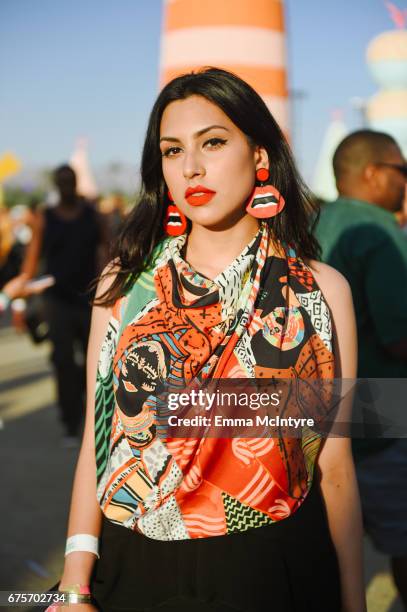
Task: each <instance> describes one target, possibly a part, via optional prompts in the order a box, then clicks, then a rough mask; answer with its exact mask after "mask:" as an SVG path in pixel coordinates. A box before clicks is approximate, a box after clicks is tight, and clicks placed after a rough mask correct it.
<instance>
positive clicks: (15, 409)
mask: <svg viewBox="0 0 407 612" xmlns="http://www.w3.org/2000/svg"><path fill="white" fill-rule="evenodd" d="M5 323H6V322H5V321H3V327H2V328H1V329H0V347H1V350H0V419H1V421H0V466H1V472H0V474H1V481H0V482H1V493H2V496H1V499H2V503H1V507H2V520H1V521H0V541H1V543H2V546H1V550H0V591H6V590H11V589H17V588H18V589H20V590H25V591H32V590H34V591H45V590H47V589H48V588H49V587H50V586H52V585H53V584H54V583H55V582H57V580H58V578H59V576H60V572H61V568H62V562H63V550H64V542H65V530H66V522H67V515H68V508H69V497H70V489H71V484H72V479H73V474H74V469H75V463H76V458H77V451H76V450H67V449H63V448H61V446H60V440H61V434H62V430H61V428H60V425H59V423H58V419H57V411H56V407H55V405H54V389H53V382H52V378H51V370H50V367H49V365H48V360H47V354H48V350H49V347H48V346H46V345H41V346H33V345H32V344H31V342H30V341H29V339H28V338H27V337H25V336H17V335H16V334H15V333H14V331H13V330H12V329H11V328H10V327H8V326H6V325H5ZM365 555H366V589H367V598H368V604H369V606H368V609H369V612H402V607H401V605H400V604H399V602H398V601H397V598H396V593H395V589H394V586H393V583H392V580H391V576H390V574H389V571H388V563H387V560H386V558H384V557H383V556H381V555H378V554H377V553H375V552H374V551H373V550H372V548H371V546H370V545H369V543H368V542H367V541H366V543H365ZM10 609H11V608H10ZM14 609H16V608H14ZM327 612H329V611H328V610H327Z"/></svg>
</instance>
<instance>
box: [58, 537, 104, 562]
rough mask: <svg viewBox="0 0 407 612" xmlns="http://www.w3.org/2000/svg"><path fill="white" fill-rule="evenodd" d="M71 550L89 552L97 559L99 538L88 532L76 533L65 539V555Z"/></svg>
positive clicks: (71, 551)
mask: <svg viewBox="0 0 407 612" xmlns="http://www.w3.org/2000/svg"><path fill="white" fill-rule="evenodd" d="M73 552H90V553H93V554H94V555H96V556H97V558H98V559H99V539H98V538H96V537H95V536H93V535H89V534H88V533H76V534H75V535H73V536H71V537H70V538H68V539H67V541H66V548H65V557H66V556H67V555H69V554H71V553H73Z"/></svg>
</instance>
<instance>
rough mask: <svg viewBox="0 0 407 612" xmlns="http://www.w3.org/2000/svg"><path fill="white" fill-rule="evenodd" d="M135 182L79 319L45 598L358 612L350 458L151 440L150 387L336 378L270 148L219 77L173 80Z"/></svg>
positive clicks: (340, 306) (257, 106)
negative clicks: (71, 472)
mask: <svg viewBox="0 0 407 612" xmlns="http://www.w3.org/2000/svg"><path fill="white" fill-rule="evenodd" d="M141 174H142V181H143V183H142V194H141V198H140V203H139V204H138V206H137V207H136V208H135V209H134V211H133V212H132V213H131V215H130V216H129V218H128V220H127V223H126V226H125V228H124V229H123V232H122V234H121V237H120V240H119V245H118V254H117V258H116V260H115V262H114V264H113V265H112V266H111V267H110V268H109V269H108V270H107V271H106V274H105V275H104V276H103V278H102V280H101V282H100V286H99V291H98V298H97V300H96V304H97V306H95V307H94V311H93V319H92V327H91V334H90V343H89V352H88V380H89V384H88V409H87V418H86V427H85V433H84V439H83V444H82V448H81V452H80V456H79V461H78V466H77V471H76V476H75V483H74V488H73V496H72V504H71V513H70V520H69V527H68V535H69V539H68V545H67V553H68V554H67V556H66V561H65V567H64V571H63V575H62V579H61V582H60V590H62V591H68V590H73V591H76V592H79V588H81V590H82V593H84V594H82V595H81V594H79V597H78V596H73V598H74V599H75V598H76V599H75V601H79V602H80V603H75V604H74V605H75V606H76V610H77V611H78V612H79V610H82V609H83V610H90V609H94V608H92V605H91V603H89V597H88V595H86V593H87V592H88V591H89V590H91V591H92V593H93V596H94V597H95V599H96V601H97V604H98V606H99V607H100V609H102V610H104V611H105V610H106V611H109V612H110V611H113V610H119V609H120V610H124V609H127V610H133V611H137V610H155V609H157V610H158V609H159V610H196V611H198V610H202V611H203V610H218V611H221V610H223V611H225V612H226V611H228V610H241V611H249V610H250V611H257V610H262V611H264V610H268V609H269V610H278V611H279V612H284V611H290V612H297V611H303V610H304V611H305V610H312V611H313V612H316V611H317V610H324V611H325V610H330V611H331V612H333V611H334V610H338V611H339V610H342V611H346V612H361V611H363V610H365V604H364V596H363V578H362V552H361V539H362V536H361V533H362V529H361V518H360V509H359V499H358V493H357V488H356V481H355V476H354V469H353V464H352V459H351V452H350V446H349V439H346V438H334V437H330V438H327V439H326V440H325V441H322V440H321V438H320V436H318V435H315V434H314V433H313V432H312V431H311V430H306V429H304V430H303V431H302V434H301V438H294V437H291V438H288V437H284V436H283V435H281V436H280V438H279V439H278V440H275V439H273V438H251V439H247V440H244V439H243V438H241V439H239V438H233V437H232V436H229V438H213V437H212V438H205V437H203V438H200V437H191V438H188V437H187V436H186V437H185V438H184V439H180V438H177V437H173V438H171V437H164V438H162V437H160V428H162V427H164V426H163V423H162V419H161V416H162V414H164V416H165V414H166V405H165V402H164V403H163V402H162V400H160V397H161V396H160V391H161V390H162V389H163V385H164V383H166V382H167V383H169V384H170V386H171V388H172V389H178V390H179V389H181V390H182V389H184V388H185V387H187V386H188V384H191V383H192V381H193V383H194V384H195V385H197V386H199V385H203V384H204V383H205V381H206V382H207V381H208V380H213V379H240V378H246V379H249V378H252V379H253V378H254V379H260V378H262V379H273V380H274V379H278V378H280V379H285V380H286V382H287V384H288V385H289V384H290V381H291V382H293V381H295V380H299V379H307V378H312V379H315V380H319V379H320V378H321V379H324V378H327V379H328V380H330V379H332V378H333V376H334V375H335V376H343V377H346V378H352V377H354V376H355V363H356V346H355V328H354V318H353V308H352V300H351V295H350V291H349V287H348V285H347V283H346V281H345V280H344V279H343V277H342V276H341V275H340V274H339V273H337V272H336V271H335V270H333V269H331V268H329V266H326V265H323V264H320V263H317V262H316V261H315V258H316V256H317V254H318V247H317V243H316V242H315V240H314V238H313V237H312V234H311V233H310V231H309V229H308V227H309V218H310V215H311V214H313V213H314V212H315V211H314V209H313V205H312V204H311V200H310V199H309V197H308V195H307V192H306V190H305V188H304V186H303V185H302V183H301V181H300V179H299V177H298V174H297V173H296V170H295V167H294V164H293V161H292V159H291V155H290V152H289V148H288V146H287V144H286V141H285V139H284V137H283V135H282V133H281V131H280V130H279V128H278V126H277V124H276V122H275V121H274V119H273V117H272V116H271V114H270V112H269V111H268V109H267V107H266V106H265V104H264V102H263V101H262V100H261V98H260V97H259V96H258V95H257V94H256V93H255V92H254V90H252V89H251V88H250V87H249V86H248V85H247V84H246V83H244V82H243V81H241V80H240V79H239V78H237V77H236V76H234V75H232V74H230V73H227V72H225V71H222V70H218V69H209V70H205V71H203V72H200V73H198V74H190V75H185V76H182V77H179V78H177V79H175V80H173V81H172V82H171V83H169V84H168V85H167V86H166V87H165V88H164V90H163V91H162V92H161V94H160V95H159V97H158V99H157V102H156V104H155V106H154V108H153V110H152V114H151V117H150V121H149V126H148V130H147V136H146V142H145V146H144V152H143V159H142V169H141ZM163 227H165V228H166V233H167V234H170V236H172V237H170V238H168V237H167V238H166V239H165V237H166V234H165V232H164V229H163ZM305 262H306V263H305ZM321 292H322V293H321ZM327 304H328V305H329V309H328V307H327ZM332 328H335V329H336V334H335V337H334V338H333V337H332ZM317 329H318V330H319V331H317ZM106 330H107V332H106ZM332 342H333V343H334V344H333V345H332ZM101 347H102V350H101ZM99 355H100V361H99V365H98V366H97V361H98V359H99ZM96 378H97V382H96V390H95V383H94V381H95V379H96ZM112 389H114V392H115V396H114V395H113V394H112ZM95 397H96V400H95ZM346 410H349V407H347V408H346ZM346 417H347V418H348V420H349V414H348V415H346V414H345V418H346ZM164 431H165V428H164ZM95 452H96V473H95ZM314 468H315V469H314ZM96 491H97V496H96V494H95V492H96ZM101 508H102V510H103V514H102V512H101ZM325 508H326V512H325ZM102 516H103V518H102ZM106 517H108V518H106ZM80 534H84V535H80ZM99 536H100V551H99V552H100V559H99V560H98V562H97V563H96V564H95V560H96V556H97V554H98V553H97V548H96V542H97V540H96V538H98V537H99ZM146 536H147V537H146ZM75 585H76V586H75ZM78 585H81V587H79V586H78ZM89 585H90V588H89ZM71 599H72V597H71ZM78 606H79V607H78ZM72 609H74V608H73V607H72Z"/></svg>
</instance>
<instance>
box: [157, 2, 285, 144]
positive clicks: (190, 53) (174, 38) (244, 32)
mask: <svg viewBox="0 0 407 612" xmlns="http://www.w3.org/2000/svg"><path fill="white" fill-rule="evenodd" d="M286 64H287V59H286V36H285V22H284V2H283V0H257V1H256V3H255V4H253V2H252V0H205V2H202V1H201V0H165V4H164V19H163V33H162V39H161V66H160V87H162V86H163V85H164V84H165V83H167V82H168V81H170V80H171V79H172V78H174V77H175V76H177V75H180V74H183V73H185V72H190V71H192V70H194V69H197V68H202V67H203V66H216V67H217V68H224V69H226V70H230V71H231V72H234V73H235V74H237V75H239V76H240V77H241V78H243V79H244V80H245V81H247V82H248V83H250V85H252V87H254V89H256V91H257V92H258V93H259V94H260V95H261V96H262V97H263V99H264V101H265V102H266V104H267V106H268V107H269V108H270V110H271V112H272V113H273V115H274V117H275V118H276V120H277V122H278V123H279V125H280V127H281V128H282V129H283V131H284V132H285V133H286V134H288V132H289V129H290V125H289V105H288V91H287V65H286Z"/></svg>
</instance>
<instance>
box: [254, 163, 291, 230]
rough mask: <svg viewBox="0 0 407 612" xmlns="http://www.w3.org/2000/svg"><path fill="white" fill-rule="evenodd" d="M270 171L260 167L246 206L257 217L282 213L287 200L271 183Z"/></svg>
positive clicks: (268, 216) (267, 216)
mask: <svg viewBox="0 0 407 612" xmlns="http://www.w3.org/2000/svg"><path fill="white" fill-rule="evenodd" d="M269 180H270V172H269V171H268V170H267V168H259V170H257V172H256V183H255V186H254V189H253V192H252V194H251V196H250V199H249V203H248V204H247V206H246V212H247V213H248V214H249V215H251V216H252V217H256V219H269V218H270V217H275V216H276V215H278V213H280V212H281V211H282V210H283V208H284V205H285V200H284V198H283V196H282V195H281V193H280V192H279V191H277V189H276V188H275V187H274V185H270V183H269V182H268V181H269Z"/></svg>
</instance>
